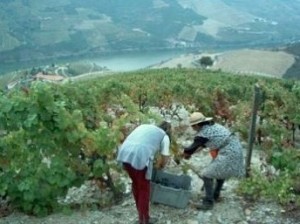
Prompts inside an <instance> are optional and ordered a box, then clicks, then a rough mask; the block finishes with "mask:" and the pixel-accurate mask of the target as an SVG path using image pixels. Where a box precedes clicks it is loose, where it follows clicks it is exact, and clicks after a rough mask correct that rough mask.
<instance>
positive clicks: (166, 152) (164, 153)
mask: <svg viewBox="0 0 300 224" xmlns="http://www.w3.org/2000/svg"><path fill="white" fill-rule="evenodd" d="M160 148H161V151H160V154H161V161H160V162H159V164H158V168H160V169H162V168H164V167H165V166H166V165H167V164H168V162H169V159H170V138H169V136H168V135H165V137H164V138H163V140H162V141H161V144H160Z"/></svg>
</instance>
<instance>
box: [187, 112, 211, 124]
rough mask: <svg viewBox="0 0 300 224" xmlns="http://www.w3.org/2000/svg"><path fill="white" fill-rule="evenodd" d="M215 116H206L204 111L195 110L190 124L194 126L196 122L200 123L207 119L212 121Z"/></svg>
mask: <svg viewBox="0 0 300 224" xmlns="http://www.w3.org/2000/svg"><path fill="white" fill-rule="evenodd" d="M212 119H213V118H212V117H205V116H204V115H203V114H202V113H200V112H194V113H192V114H191V116H190V118H189V120H190V125H191V126H193V125H195V124H199V123H202V122H205V121H211V120H212Z"/></svg>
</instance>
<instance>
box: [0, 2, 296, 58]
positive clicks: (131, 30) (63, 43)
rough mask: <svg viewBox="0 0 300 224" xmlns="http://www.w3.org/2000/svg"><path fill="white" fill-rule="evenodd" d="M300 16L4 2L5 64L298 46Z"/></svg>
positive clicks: (222, 7)
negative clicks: (131, 53)
mask: <svg viewBox="0 0 300 224" xmlns="http://www.w3.org/2000/svg"><path fill="white" fill-rule="evenodd" d="M299 10H300V2H299V1H292V0H288V1H287V0H280V1H276V2H275V1H270V0H268V1H264V2H263V3H262V2H261V1H257V0H256V1H254V2H253V1H252V2H251V4H249V3H247V2H243V3H242V2H240V1H228V0H214V1H208V0H177V1H173V0H145V1H136V0H127V1H126V4H125V3H124V1H119V0H118V1H109V2H108V1H106V0H86V1H81V0H72V1H70V0H61V1H59V2H58V1H55V0H48V1H46V0H42V1H33V0H27V1H23V0H3V1H1V2H0V15H1V21H0V52H1V54H0V61H1V63H10V62H19V61H33V60H41V59H50V58H51V59H52V58H62V57H74V56H81V55H94V54H108V53H113V52H120V51H145V50H157V49H170V48H172V49H173V48H193V49H195V48H197V49H199V48H200V49H215V48H217V49H220V48H222V49H224V48H225V49H228V48H240V47H253V46H266V45H268V46H274V45H278V44H282V43H289V42H291V41H294V40H299V37H300V30H299V29H297V27H296V24H299V22H300V17H299V13H298V12H299ZM286 15H289V16H286Z"/></svg>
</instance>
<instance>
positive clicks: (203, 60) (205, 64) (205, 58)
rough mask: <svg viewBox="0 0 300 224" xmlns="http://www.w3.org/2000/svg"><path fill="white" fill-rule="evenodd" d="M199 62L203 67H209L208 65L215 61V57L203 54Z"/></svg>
mask: <svg viewBox="0 0 300 224" xmlns="http://www.w3.org/2000/svg"><path fill="white" fill-rule="evenodd" d="M199 63H200V65H201V66H202V67H205V68H206V67H208V66H212V64H213V63H214V61H213V59H212V58H211V57H209V56H203V57H201V58H200V59H199Z"/></svg>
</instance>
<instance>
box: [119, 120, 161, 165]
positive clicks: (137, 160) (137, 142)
mask: <svg viewBox="0 0 300 224" xmlns="http://www.w3.org/2000/svg"><path fill="white" fill-rule="evenodd" d="M165 135H166V133H165V132H164V131H163V130H162V129H160V128H159V127H157V126H155V125H151V124H142V125H140V126H138V127H137V128H136V129H134V130H133V131H132V132H131V133H130V134H129V136H128V137H127V138H126V139H125V141H124V142H123V144H122V146H121V148H120V150H119V154H118V158H117V160H118V161H122V162H126V163H129V164H131V165H132V166H133V167H134V168H136V169H143V168H145V166H146V165H147V164H148V163H149V159H151V158H152V157H153V156H154V154H155V153H156V152H157V151H158V150H159V148H160V144H161V142H162V140H163V138H164V136H165Z"/></svg>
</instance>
